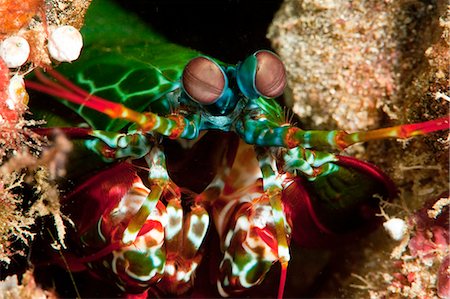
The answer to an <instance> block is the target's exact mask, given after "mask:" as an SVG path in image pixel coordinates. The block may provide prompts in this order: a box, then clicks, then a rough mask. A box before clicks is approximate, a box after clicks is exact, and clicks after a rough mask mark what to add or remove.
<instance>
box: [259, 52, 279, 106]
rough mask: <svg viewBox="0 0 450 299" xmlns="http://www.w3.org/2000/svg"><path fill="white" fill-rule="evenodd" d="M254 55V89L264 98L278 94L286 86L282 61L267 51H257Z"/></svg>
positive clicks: (274, 96)
mask: <svg viewBox="0 0 450 299" xmlns="http://www.w3.org/2000/svg"><path fill="white" fill-rule="evenodd" d="M255 56H256V60H257V61H258V64H257V69H256V74H255V87H256V90H257V91H258V92H259V93H260V94H261V95H262V96H263V97H265V98H276V97H278V96H280V95H281V94H282V93H283V91H284V88H285V87H286V70H285V69H284V65H283V62H281V60H280V58H278V57H277V56H276V55H275V54H274V53H272V52H269V51H258V52H256V53H255Z"/></svg>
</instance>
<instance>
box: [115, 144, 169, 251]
mask: <svg viewBox="0 0 450 299" xmlns="http://www.w3.org/2000/svg"><path fill="white" fill-rule="evenodd" d="M145 160H146V162H147V164H148V167H149V177H148V179H149V182H150V193H149V194H148V195H147V197H146V199H145V200H144V202H143V203H142V205H141V207H140V208H139V210H138V211H137V213H136V214H135V215H134V216H133V217H132V218H131V220H130V222H129V224H128V226H127V228H126V229H125V231H124V233H123V237H122V242H123V243H124V244H131V243H132V242H133V241H134V240H135V239H136V237H137V235H138V233H139V231H140V230H141V228H142V227H143V225H144V223H145V221H146V220H147V218H148V216H149V215H150V213H152V211H153V210H154V209H155V207H156V204H157V203H158V202H159V199H160V197H161V195H162V193H163V192H164V190H165V189H166V187H167V185H168V184H169V174H168V173H167V168H166V163H165V161H166V158H165V156H164V153H163V152H162V151H161V150H160V149H159V148H158V147H154V148H153V149H152V151H151V152H150V153H149V154H148V155H146V156H145Z"/></svg>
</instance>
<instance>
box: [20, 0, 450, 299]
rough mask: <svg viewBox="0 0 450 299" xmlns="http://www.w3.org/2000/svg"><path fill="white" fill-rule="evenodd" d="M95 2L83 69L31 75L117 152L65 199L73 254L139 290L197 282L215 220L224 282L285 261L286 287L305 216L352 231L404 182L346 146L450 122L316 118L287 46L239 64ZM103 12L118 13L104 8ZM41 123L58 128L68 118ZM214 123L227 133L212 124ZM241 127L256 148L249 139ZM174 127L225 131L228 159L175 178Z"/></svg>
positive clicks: (249, 279)
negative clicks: (367, 124)
mask: <svg viewBox="0 0 450 299" xmlns="http://www.w3.org/2000/svg"><path fill="white" fill-rule="evenodd" d="M92 6H93V7H92V8H90V11H89V12H88V17H87V20H86V33H85V38H86V43H85V44H86V47H85V49H84V53H83V55H82V57H81V58H80V60H79V61H78V62H76V63H74V64H72V65H62V66H61V67H60V68H59V69H60V71H61V72H62V73H65V74H67V75H68V76H70V77H71V78H70V80H69V79H68V78H66V77H65V76H63V75H62V74H61V73H60V72H56V71H55V70H53V69H47V70H46V71H45V72H42V71H36V72H35V78H36V79H37V80H34V81H30V80H28V81H27V82H26V85H27V88H29V89H33V90H36V91H40V92H43V93H46V94H48V95H52V96H54V97H57V98H59V99H61V100H62V101H63V103H64V104H65V105H66V106H68V107H70V108H71V109H73V110H74V111H75V112H76V113H77V114H78V115H79V116H81V117H82V119H83V120H84V121H85V122H87V123H88V124H89V127H68V126H64V125H63V126H61V125H58V124H57V125H58V131H60V132H63V133H64V134H66V135H67V136H68V137H69V138H71V139H74V140H77V139H80V140H84V143H83V145H82V147H83V148H84V149H88V150H89V151H91V152H92V153H95V154H96V155H97V159H99V158H98V157H100V158H101V159H102V161H104V162H105V163H109V166H108V167H107V168H105V169H103V170H102V171H100V172H98V173H96V174H94V175H92V176H91V177H90V178H88V179H86V180H85V181H84V182H82V183H80V184H79V185H78V186H77V187H76V188H75V189H74V190H73V191H72V192H71V193H69V194H68V195H67V196H66V197H65V198H64V199H63V204H64V205H65V209H66V211H67V213H68V214H69V216H70V217H71V219H72V220H73V221H74V223H75V227H76V233H75V239H76V243H77V248H75V249H72V255H71V258H68V262H69V265H70V267H71V268H72V269H81V268H85V267H87V268H90V269H91V270H92V271H93V272H94V273H96V274H97V275H99V276H105V277H106V278H107V279H108V280H111V281H113V282H114V283H115V284H116V285H117V286H118V287H119V288H120V289H121V290H122V291H123V292H125V293H132V294H139V293H143V292H146V291H147V290H148V289H149V288H151V287H152V288H157V289H159V290H160V291H161V292H163V293H165V294H172V295H182V294H184V293H186V292H187V291H188V290H189V289H190V288H192V285H193V278H194V275H195V273H196V270H197V269H198V267H199V265H200V264H201V263H202V258H203V256H204V255H205V251H206V248H205V243H206V240H207V238H208V235H209V234H211V230H213V229H215V230H216V232H217V235H218V237H219V240H220V249H221V254H222V255H221V262H220V263H219V265H218V269H217V273H218V274H217V275H216V285H217V289H218V292H219V293H220V295H222V296H230V295H236V294H238V293H239V292H242V291H244V290H247V289H250V288H252V287H253V286H255V285H258V284H260V283H261V282H262V281H263V279H264V277H265V275H266V273H267V272H268V271H269V270H270V269H271V267H272V265H273V264H274V263H277V262H279V263H280V265H281V274H280V282H279V289H278V297H279V298H281V297H283V290H284V284H285V280H286V275H287V271H288V264H289V261H290V258H291V257H290V251H289V246H290V243H291V241H292V239H294V241H295V239H296V238H299V237H297V235H298V234H297V235H296V231H297V230H302V228H301V227H300V226H302V225H304V224H303V223H304V221H305V219H307V220H306V221H307V222H308V221H309V222H308V224H307V225H306V226H304V227H309V226H311V227H315V228H316V229H318V230H319V231H320V232H321V234H322V237H324V236H325V237H326V236H328V235H331V234H333V233H339V232H345V231H347V230H349V229H352V228H354V227H358V226H360V225H362V224H363V223H365V222H367V221H368V219H369V218H371V217H372V216H373V215H368V214H367V213H366V212H367V211H366V208H367V207H370V206H373V205H374V201H375V200H374V199H373V198H372V196H373V195H374V194H381V195H384V196H393V194H394V193H395V187H394V186H393V184H392V182H391V181H390V180H389V178H388V177H387V176H386V175H384V174H383V173H382V172H381V170H379V169H378V168H377V167H375V166H373V165H371V164H369V163H366V162H363V161H359V160H357V159H354V158H350V157H344V156H340V155H338V154H335V152H339V151H342V150H343V149H345V148H347V147H349V146H351V145H353V144H356V143H360V142H366V141H370V140H375V139H383V138H401V139H405V138H409V137H412V136H416V135H422V134H427V133H429V132H434V131H438V130H445V129H448V126H449V124H448V117H443V118H439V119H436V120H431V121H427V122H423V123H417V124H408V125H399V126H395V127H391V128H385V129H378V130H373V131H366V132H356V133H346V132H344V131H340V130H333V131H315V130H302V129H300V128H298V127H296V126H294V125H292V124H291V123H290V122H289V121H288V119H287V118H286V114H285V110H284V108H282V107H281V106H280V105H279V104H278V103H277V101H276V100H275V98H277V97H279V96H280V95H281V94H282V93H283V91H284V88H285V86H286V72H285V68H284V65H283V63H282V61H281V60H280V58H279V57H278V56H277V55H276V54H274V53H272V52H270V51H267V50H259V51H256V52H255V53H254V54H252V55H250V56H248V57H247V58H246V59H244V60H243V61H242V62H239V63H238V64H236V65H229V64H225V63H222V62H220V61H218V60H215V59H212V58H210V57H207V56H203V55H201V54H200V53H198V52H196V51H193V50H190V49H186V48H182V47H180V46H177V45H174V44H171V43H168V42H167V41H166V40H164V39H163V38H162V37H160V36H158V35H156V34H155V33H153V32H151V31H150V29H148V28H146V27H145V26H144V25H142V24H141V23H139V22H138V21H137V20H135V19H130V16H128V15H126V14H124V13H123V12H121V11H120V10H118V9H117V8H116V7H115V6H113V5H112V4H110V3H108V2H106V1H100V0H96V1H94V3H93V4H92ZM100 11H109V12H111V13H110V15H114V18H112V17H108V18H107V19H106V18H102V16H101V14H98V12H100ZM105 24H108V26H105ZM73 82H75V83H73ZM49 124H50V125H52V123H51V122H50V121H49ZM36 131H37V132H38V133H41V134H43V135H48V136H50V135H51V134H52V132H53V131H54V128H39V129H36ZM210 131H214V132H215V134H219V133H217V132H223V135H219V136H223V137H219V138H216V139H214V138H208V137H207V135H204V133H205V132H210ZM236 136H237V137H238V138H239V139H240V140H241V142H242V141H243V143H245V144H247V147H246V146H245V145H240V146H239V148H238V142H236ZM167 139H171V140H180V141H184V140H197V142H203V143H207V141H209V142H212V143H215V144H211V145H206V146H207V147H210V151H211V152H209V153H208V154H209V155H211V154H213V155H216V156H217V157H218V158H217V159H216V160H217V161H216V163H215V164H216V165H215V167H213V170H214V172H213V175H210V176H209V178H208V180H207V182H206V183H205V186H204V187H203V188H201V190H199V192H193V191H191V190H189V189H190V188H189V186H186V185H188V184H184V183H183V182H177V183H176V182H175V181H174V179H172V176H171V172H170V169H169V170H168V166H167V163H166V155H165V149H164V146H163V143H164V142H166V140H167ZM185 143H186V142H185ZM248 145H251V146H252V147H253V148H254V150H253V151H252V155H251V157H250V156H248V155H247V156H246V155H244V154H242V148H248ZM166 150H167V149H166ZM214 151H215V152H214ZM249 157H250V158H252V159H253V158H256V160H255V161H257V164H258V166H259V169H257V170H255V169H252V170H251V171H249V173H248V174H238V175H236V174H235V171H236V169H238V170H239V169H241V171H242V169H245V168H243V167H242V165H241V166H239V165H236V163H233V162H234V160H235V159H238V160H239V161H240V163H244V164H245V160H246V159H247V158H248V159H250V158H249ZM85 167H86V168H87V169H88V168H89V167H90V165H85ZM142 168H144V169H146V173H145V175H144V176H143V175H142V174H141V172H142V171H141V169H142ZM198 172H201V169H197V170H192V173H193V175H195V173H198ZM239 176H243V177H245V178H246V180H248V181H250V183H249V184H248V185H246V186H244V187H243V186H240V187H237V186H236V185H239V184H236V183H235V182H233V180H237V177H239ZM363 211H366V212H364V213H363ZM369 214H370V213H369ZM334 215H335V216H334ZM348 219H351V220H350V221H349V222H350V224H348V223H347V224H346V223H345V221H346V220H348ZM304 227H303V228H304Z"/></svg>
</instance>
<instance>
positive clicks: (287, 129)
mask: <svg viewBox="0 0 450 299" xmlns="http://www.w3.org/2000/svg"><path fill="white" fill-rule="evenodd" d="M448 129H449V117H448V116H444V117H441V118H438V119H434V120H430V121H426V122H421V123H415V124H406V125H400V126H394V127H389V128H383V129H378V130H371V131H363V132H355V133H347V132H345V131H341V130H333V131H317V130H312V131H305V130H301V129H300V128H297V127H293V126H291V125H290V124H280V125H274V124H273V123H270V122H269V121H268V120H266V119H265V118H264V117H263V116H261V117H259V118H256V119H255V118H254V116H252V115H251V113H249V114H248V115H246V116H245V117H243V119H242V120H240V121H238V122H237V124H236V131H237V133H238V134H239V135H240V136H241V137H242V138H243V139H244V140H245V141H246V142H247V143H249V144H255V145H259V146H279V147H287V148H294V147H298V146H301V147H303V148H307V149H309V148H311V149H316V150H330V149H337V150H343V149H345V148H347V147H349V146H350V145H353V144H356V143H360V142H366V141H370V140H376V139H386V138H397V139H407V138H410V137H413V136H417V135H425V134H428V133H431V132H436V131H441V130H448Z"/></svg>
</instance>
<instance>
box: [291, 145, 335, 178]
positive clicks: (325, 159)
mask: <svg viewBox="0 0 450 299" xmlns="http://www.w3.org/2000/svg"><path fill="white" fill-rule="evenodd" d="M283 160H284V165H283V170H284V171H286V172H289V173H291V174H294V175H299V174H300V173H301V174H302V175H303V176H305V177H307V178H308V179H309V180H310V181H313V180H315V179H316V178H318V177H320V176H325V175H329V174H331V173H333V172H336V171H337V170H338V169H339V166H337V165H336V164H334V163H333V162H336V161H338V158H337V157H336V155H334V154H332V153H328V152H319V151H312V150H309V149H304V148H302V147H294V148H291V149H289V150H287V151H286V153H285V154H284V155H283Z"/></svg>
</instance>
